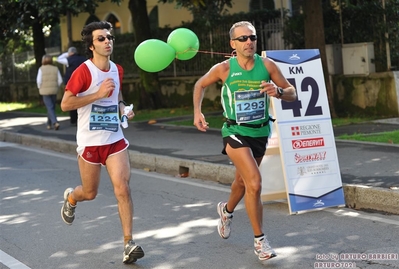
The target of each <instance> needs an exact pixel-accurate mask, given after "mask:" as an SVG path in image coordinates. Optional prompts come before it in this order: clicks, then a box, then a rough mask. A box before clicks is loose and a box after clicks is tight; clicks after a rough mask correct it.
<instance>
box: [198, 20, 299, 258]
mask: <svg viewBox="0 0 399 269" xmlns="http://www.w3.org/2000/svg"><path fill="white" fill-rule="evenodd" d="M256 39H257V37H256V30H255V27H254V26H253V25H252V24H251V23H249V22H246V21H242V22H237V23H235V24H234V25H233V26H232V27H231V29H230V46H231V47H232V48H233V49H234V50H235V51H236V56H234V57H231V58H230V59H228V60H226V61H223V62H221V63H218V64H215V65H214V66H213V67H212V68H211V69H210V70H209V71H208V72H207V73H206V74H205V75H204V76H202V77H201V78H200V79H199V80H198V81H197V82H196V84H195V86H194V96H193V102H194V125H195V126H196V127H197V129H198V130H200V131H202V132H205V131H206V130H207V128H208V124H207V122H206V120H205V117H204V115H203V114H202V112H201V104H202V99H203V96H204V91H205V88H206V87H207V86H209V85H211V84H213V83H216V82H218V81H222V82H223V87H222V89H221V101H222V106H223V109H224V113H223V114H224V116H225V117H226V122H225V123H224V125H223V127H222V136H223V144H224V148H223V151H222V153H223V154H227V155H228V156H229V158H230V159H231V160H232V162H233V163H234V166H235V168H236V174H235V179H234V181H233V183H232V185H231V193H230V197H229V199H228V201H227V202H220V203H219V204H218V205H217V212H218V214H219V216H220V219H219V223H218V232H219V235H220V236H221V237H222V238H224V239H227V238H228V237H229V236H230V231H231V227H230V226H231V221H232V217H233V211H234V209H235V207H236V206H237V204H238V203H239V202H240V201H241V199H242V198H243V197H244V195H245V199H244V201H245V207H246V211H247V214H248V218H249V221H250V222H251V225H252V229H253V232H254V252H255V254H256V255H257V256H258V258H259V260H267V259H270V258H273V257H275V256H276V253H275V251H274V250H273V248H272V247H271V246H270V244H269V242H268V240H267V238H266V235H265V234H264V232H263V229H262V220H263V206H262V202H261V190H262V178H261V174H260V171H259V165H260V163H261V161H262V158H263V156H264V153H265V150H266V146H267V139H268V136H269V132H270V126H269V124H268V121H269V98H271V97H273V98H278V99H282V100H284V101H287V102H291V101H295V100H296V90H295V88H294V87H293V86H292V85H291V84H290V83H289V82H288V81H287V79H286V78H284V76H283V75H282V73H281V71H280V69H279V68H278V66H277V65H276V64H275V62H273V61H272V60H271V59H268V58H266V57H260V56H259V55H258V54H256V53H255V50H256ZM270 81H273V83H270Z"/></svg>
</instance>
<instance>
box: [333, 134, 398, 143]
mask: <svg viewBox="0 0 399 269" xmlns="http://www.w3.org/2000/svg"><path fill="white" fill-rule="evenodd" d="M337 138H339V139H346V140H356V141H367V142H377V143H388V144H399V131H391V132H384V133H380V134H353V135H341V136H338V137H337Z"/></svg>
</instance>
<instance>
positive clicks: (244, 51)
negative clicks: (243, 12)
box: [230, 26, 256, 57]
mask: <svg viewBox="0 0 399 269" xmlns="http://www.w3.org/2000/svg"><path fill="white" fill-rule="evenodd" d="M250 35H256V31H255V29H253V28H252V27H248V26H241V27H237V28H236V29H234V38H237V37H240V36H250ZM230 45H231V47H232V48H233V49H235V50H236V52H237V56H238V55H241V56H244V57H252V56H253V55H254V54H255V52H256V40H254V41H251V39H250V38H248V39H247V40H246V41H244V42H240V41H238V40H230Z"/></svg>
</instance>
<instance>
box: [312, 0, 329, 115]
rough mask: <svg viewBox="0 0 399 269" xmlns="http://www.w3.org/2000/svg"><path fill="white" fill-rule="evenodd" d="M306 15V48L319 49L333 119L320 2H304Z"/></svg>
mask: <svg viewBox="0 0 399 269" xmlns="http://www.w3.org/2000/svg"><path fill="white" fill-rule="evenodd" d="M304 14H305V48H307V49H315V48H317V49H319V51H320V57H321V62H322V66H323V74H324V82H325V84H326V89H327V96H328V103H329V106H330V113H331V117H333V118H335V117H336V113H335V108H334V93H333V91H332V87H331V84H330V75H329V73H328V67H327V55H326V44H325V37H324V22H323V9H322V4H321V1H320V0H306V1H304Z"/></svg>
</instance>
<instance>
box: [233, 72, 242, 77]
mask: <svg viewBox="0 0 399 269" xmlns="http://www.w3.org/2000/svg"><path fill="white" fill-rule="evenodd" d="M237 76H242V73H241V72H238V73H233V74H231V77H237Z"/></svg>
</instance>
